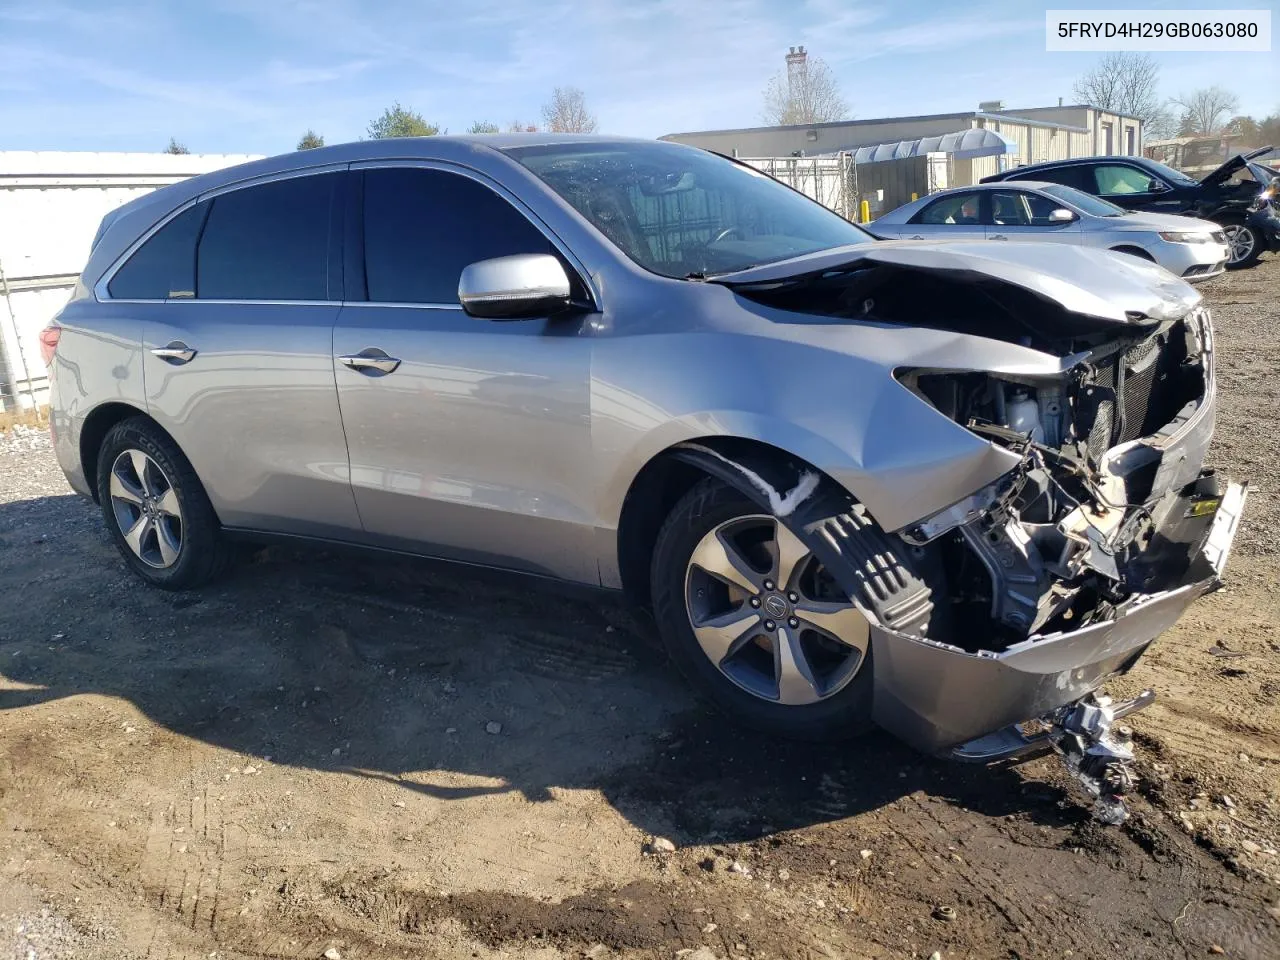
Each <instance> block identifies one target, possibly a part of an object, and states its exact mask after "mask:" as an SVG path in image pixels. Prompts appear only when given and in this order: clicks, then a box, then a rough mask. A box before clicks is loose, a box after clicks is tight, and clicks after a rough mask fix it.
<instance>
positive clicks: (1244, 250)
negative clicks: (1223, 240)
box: [1223, 223, 1257, 263]
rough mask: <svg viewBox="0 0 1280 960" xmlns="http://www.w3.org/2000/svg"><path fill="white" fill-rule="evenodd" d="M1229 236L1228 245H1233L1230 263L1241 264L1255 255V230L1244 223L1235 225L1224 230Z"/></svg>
mask: <svg viewBox="0 0 1280 960" xmlns="http://www.w3.org/2000/svg"><path fill="white" fill-rule="evenodd" d="M1223 230H1224V232H1225V233H1226V235H1227V243H1228V244H1230V245H1231V259H1230V261H1228V262H1230V263H1241V262H1242V261H1244V260H1248V259H1249V257H1250V256H1252V254H1253V248H1254V245H1255V244H1256V243H1257V238H1255V237H1254V235H1253V229H1252V228H1251V227H1247V226H1245V225H1244V224H1242V223H1233V224H1231V225H1230V226H1227V227H1224V228H1223Z"/></svg>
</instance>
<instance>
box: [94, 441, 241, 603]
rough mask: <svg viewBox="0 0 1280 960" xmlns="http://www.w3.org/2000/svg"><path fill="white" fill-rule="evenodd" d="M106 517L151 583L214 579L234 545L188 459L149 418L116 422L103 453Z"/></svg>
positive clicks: (175, 585) (101, 492)
mask: <svg viewBox="0 0 1280 960" xmlns="http://www.w3.org/2000/svg"><path fill="white" fill-rule="evenodd" d="M98 500H99V503H100V506H101V508H102V517H103V520H104V521H105V522H106V525H107V530H108V531H109V532H110V534H111V539H112V540H113V541H114V542H115V545H116V548H117V549H118V550H119V551H120V553H121V555H122V556H123V557H124V560H125V563H127V564H128V565H129V568H130V569H131V570H133V572H134V573H136V574H137V575H138V576H139V577H141V578H142V579H143V580H145V581H146V582H147V583H149V584H151V585H152V586H156V587H161V588H163V589H165V590H185V589H188V588H190V587H197V586H200V585H201V584H204V583H208V582H210V581H211V580H214V579H215V578H217V577H218V576H219V575H221V574H222V573H224V572H225V571H226V569H227V567H228V566H229V565H230V562H231V559H232V556H233V551H232V547H231V545H230V544H228V543H227V542H226V540H225V539H224V538H223V536H222V529H221V525H220V524H219V523H218V517H217V515H216V514H215V513H214V510H213V506H212V505H211V504H210V503H209V497H208V495H207V494H206V493H205V491H204V487H203V486H202V485H201V483H200V480H199V478H198V477H196V473H195V470H193V469H192V467H191V464H190V462H189V461H188V460H187V458H186V457H185V456H184V455H183V453H182V451H181V450H179V449H178V446H177V444H175V443H174V442H173V440H171V439H170V438H169V437H168V436H167V435H166V434H165V433H164V431H162V430H160V428H159V427H157V426H156V425H155V424H154V423H152V422H151V421H150V420H148V419H146V418H145V417H133V418H131V419H129V420H124V421H121V422H120V423H118V424H116V425H115V426H114V427H112V428H111V429H110V430H109V431H108V432H107V435H106V436H105V437H104V438H103V441H102V447H101V448H100V449H99V451H98Z"/></svg>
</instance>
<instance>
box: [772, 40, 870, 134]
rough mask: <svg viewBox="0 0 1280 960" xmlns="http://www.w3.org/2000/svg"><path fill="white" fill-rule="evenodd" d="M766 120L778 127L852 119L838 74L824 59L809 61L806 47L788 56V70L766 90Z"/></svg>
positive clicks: (773, 80)
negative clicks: (832, 70) (841, 90)
mask: <svg viewBox="0 0 1280 960" xmlns="http://www.w3.org/2000/svg"><path fill="white" fill-rule="evenodd" d="M763 116H764V120H765V122H766V123H769V124H773V125H775V126H788V125H792V124H805V123H827V122H830V121H832V120H847V119H849V104H848V103H846V102H845V99H844V97H843V96H841V94H840V84H839V83H838V82H837V81H836V78H835V74H833V73H832V72H831V68H830V67H828V66H827V64H826V61H824V60H821V59H813V60H810V59H809V55H808V53H806V52H805V49H804V47H800V48H799V51H798V52H797V50H796V48H795V47H792V48H791V53H790V54H788V55H787V69H786V72H785V73H779V74H777V75H776V76H774V77H773V79H771V80H770V81H769V85H768V86H766V87H765V89H764V115H763Z"/></svg>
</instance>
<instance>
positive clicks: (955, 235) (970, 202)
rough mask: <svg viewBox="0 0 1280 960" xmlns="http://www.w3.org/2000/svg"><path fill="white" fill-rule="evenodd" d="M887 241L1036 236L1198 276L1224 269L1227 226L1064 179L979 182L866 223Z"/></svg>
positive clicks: (1190, 277) (1227, 255)
mask: <svg viewBox="0 0 1280 960" xmlns="http://www.w3.org/2000/svg"><path fill="white" fill-rule="evenodd" d="M866 229H867V230H868V231H870V232H871V233H873V234H875V235H876V236H877V237H880V238H882V239H885V240H906V239H910V240H983V239H985V240H1014V241H1018V240H1032V241H1036V242H1041V243H1069V244H1072V245H1076V246H1084V247H1100V248H1103V249H1106V250H1114V251H1116V252H1117V253H1128V254H1131V255H1132V256H1135V257H1140V258H1142V259H1143V260H1150V261H1153V262H1155V263H1158V264H1160V266H1162V267H1164V268H1165V269H1166V270H1168V271H1169V272H1170V273H1172V274H1173V275H1174V276H1175V277H1182V278H1183V279H1184V280H1190V281H1197V280H1207V279H1209V278H1210V277H1216V276H1217V275H1218V274H1220V273H1222V272H1223V271H1224V270H1226V267H1227V261H1228V259H1230V256H1231V247H1230V246H1229V245H1228V243H1227V238H1226V235H1225V234H1224V233H1223V230H1222V227H1220V226H1218V224H1216V223H1213V222H1211V221H1209V220H1198V219H1196V218H1195V217H1184V216H1180V215H1178V214H1171V213H1145V212H1139V211H1133V210H1125V209H1123V208H1122V207H1118V206H1116V205H1115V204H1114V203H1111V202H1109V201H1107V200H1103V199H1102V198H1100V197H1094V196H1091V195H1090V194H1087V193H1085V192H1083V191H1081V190H1077V189H1075V188H1074V187H1067V186H1063V185H1062V184H1058V183H1039V182H1035V181H1030V180H1028V181H1021V180H1019V181H1012V182H1003V183H981V184H978V185H977V186H973V187H956V188H954V189H952V190H943V191H941V192H939V193H931V194H929V195H928V196H925V197H921V198H920V199H918V200H913V201H911V203H906V204H903V205H902V206H901V207H898V208H897V209H896V210H892V211H890V212H889V213H887V214H885V215H884V216H883V217H880V218H879V219H877V220H875V221H873V222H871V223H869V224H867V225H866Z"/></svg>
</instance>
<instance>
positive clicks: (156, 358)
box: [42, 135, 1244, 813]
mask: <svg viewBox="0 0 1280 960" xmlns="http://www.w3.org/2000/svg"><path fill="white" fill-rule="evenodd" d="M42 342H43V343H44V345H45V348H46V350H47V351H48V357H49V360H50V368H51V370H52V382H53V386H52V391H53V392H52V418H51V419H52V429H53V433H54V445H55V450H56V452H57V456H58V460H59V462H60V463H61V466H62V469H63V470H64V471H65V472H66V475H67V477H68V479H69V481H70V482H71V485H72V486H73V487H74V488H75V489H76V490H78V491H80V492H81V493H83V494H84V495H86V496H89V497H92V498H94V499H95V500H97V502H98V503H99V504H100V505H101V509H102V515H103V520H104V522H105V524H106V528H107V530H108V531H109V533H110V536H111V537H112V538H113V539H114V541H115V542H116V544H117V546H118V547H119V549H120V552H121V555H122V556H123V558H124V560H125V562H126V563H127V564H128V566H129V567H130V568H131V569H132V570H133V571H134V572H135V573H136V574H137V575H138V576H140V577H141V578H142V579H144V580H145V581H147V582H149V583H151V584H154V585H156V586H158V587H163V588H169V589H185V588H192V587H196V586H198V585H200V584H202V583H205V582H207V581H208V580H210V579H211V578H212V577H214V576H215V575H217V574H219V573H221V572H223V571H224V570H225V569H226V568H227V566H228V565H229V563H230V562H231V561H232V559H233V556H234V553H233V551H232V548H231V545H232V543H233V542H234V540H236V539H244V538H247V539H265V538H287V539H289V540H291V541H301V540H311V541H318V542H330V543H332V542H340V543H345V544H352V545H357V546H360V547H366V548H371V549H376V550H381V551H383V552H384V553H392V554H394V553H400V554H414V555H423V556H429V557H436V558H442V559H446V560H452V561H459V562H462V563H466V564H471V565H484V566H489V567H497V568H501V569H504V570H507V571H512V572H516V573H521V574H527V575H531V576H533V577H534V578H540V579H541V580H542V581H543V582H546V581H547V580H558V581H566V582H570V583H575V584H587V585H590V586H594V587H599V588H604V589H607V590H614V591H623V592H625V593H626V594H627V595H629V596H630V597H632V598H633V599H634V600H635V601H637V602H638V603H641V604H643V605H645V606H647V607H648V608H649V609H651V610H652V612H653V615H654V618H655V620H656V622H657V627H658V630H659V633H660V634H661V636H662V638H663V641H664V643H665V645H666V649H667V650H668V651H669V653H670V656H671V659H672V660H673V661H674V662H675V663H676V664H677V666H679V668H680V669H681V670H682V671H683V673H684V674H685V675H686V676H687V677H688V678H689V679H690V681H691V682H692V683H693V684H694V685H695V686H696V687H697V688H698V689H700V690H701V691H702V692H703V693H704V694H705V695H706V696H707V697H708V698H709V699H711V700H712V701H713V702H714V703H716V704H717V705H718V706H720V707H721V708H722V709H723V710H725V711H726V712H727V713H728V714H730V715H731V716H733V717H735V718H737V719H739V720H741V721H743V722H745V723H747V724H750V725H753V726H755V727H757V728H760V729H763V730H767V731H770V732H773V733H778V734H784V735H788V736H794V737H805V738H840V737H846V736H850V735H852V734H854V733H857V732H860V731H862V730H864V729H866V728H867V726H868V725H869V724H870V723H872V722H876V723H879V724H881V725H882V726H884V727H886V728H888V729H889V730H891V731H893V732H894V733H896V734H898V735H899V736H901V737H903V738H905V739H906V740H908V741H910V742H911V743H913V744H915V745H916V746H918V747H920V748H921V749H924V750H927V751H931V752H937V751H958V755H960V756H963V757H965V758H967V759H979V760H982V759H990V758H993V757H996V756H1010V755H1013V754H1015V753H1022V752H1025V751H1027V750H1031V749H1043V748H1045V747H1048V746H1056V747H1057V748H1058V749H1059V750H1061V751H1062V752H1063V753H1064V754H1065V755H1067V756H1069V757H1070V758H1071V762H1072V763H1073V764H1074V766H1073V770H1075V771H1076V772H1077V773H1078V775H1079V776H1080V778H1081V780H1082V781H1083V782H1085V783H1086V785H1089V786H1090V788H1091V790H1092V791H1093V792H1094V793H1095V794H1097V795H1100V796H1102V797H1103V799H1104V800H1106V803H1107V804H1108V806H1107V809H1108V810H1109V811H1111V812H1112V813H1114V811H1115V803H1114V802H1113V800H1114V797H1113V795H1114V794H1117V793H1118V792H1122V791H1123V788H1124V785H1125V784H1126V783H1128V782H1129V779H1128V776H1127V774H1126V773H1125V769H1126V768H1125V766H1124V765H1125V764H1126V762H1127V760H1128V758H1129V754H1128V747H1127V745H1126V744H1125V743H1123V742H1122V741H1121V740H1119V739H1117V737H1116V736H1115V735H1114V732H1113V730H1112V723H1113V721H1114V720H1115V719H1116V718H1117V717H1119V716H1121V715H1123V714H1124V713H1125V712H1127V711H1129V710H1132V709H1135V708H1136V707H1138V706H1141V705H1142V704H1143V703H1145V702H1146V701H1145V699H1144V700H1139V701H1134V702H1131V703H1128V704H1122V705H1116V704H1111V705H1109V704H1107V703H1106V702H1105V701H1103V700H1101V699H1098V698H1096V697H1095V691H1096V690H1097V689H1098V687H1099V686H1100V685H1101V684H1102V683H1103V682H1104V681H1105V680H1106V678H1107V677H1109V676H1111V675H1113V674H1115V673H1117V672H1123V671H1125V670H1127V669H1128V668H1129V667H1131V666H1132V665H1133V663H1134V662H1135V661H1136V660H1137V659H1138V657H1139V656H1140V655H1141V654H1142V652H1143V651H1144V650H1145V649H1146V647H1147V646H1148V645H1149V644H1150V643H1151V642H1152V641H1153V640H1154V639H1155V638H1156V636H1157V635H1158V634H1160V633H1161V632H1162V631H1163V630H1165V629H1166V628H1167V627H1168V626H1169V625H1170V624H1172V623H1173V622H1174V621H1175V620H1176V619H1177V618H1178V616H1179V615H1180V614H1181V613H1182V611H1183V610H1184V609H1186V607H1187V606H1188V605H1189V604H1190V603H1191V602H1192V601H1193V600H1195V598H1196V597H1198V596H1199V595H1200V594H1202V593H1203V592H1205V591H1206V590H1208V589H1211V588H1212V587H1214V586H1215V585H1217V584H1218V582H1219V578H1220V576H1221V574H1222V570H1223V566H1224V564H1225V562H1226V557H1227V552H1228V549H1229V547H1230V544H1231V541H1232V538H1233V536H1234V534H1235V529H1236V523H1237V521H1238V519H1239V516H1240V512H1241V508H1242V505H1243V501H1244V490H1243V488H1242V487H1241V486H1239V485H1236V484H1228V483H1227V482H1225V481H1223V480H1222V479H1220V478H1219V477H1217V476H1215V475H1214V474H1213V473H1212V472H1209V471H1205V470H1204V469H1203V468H1202V465H1203V462H1204V459H1205V453H1206V449H1207V446H1208V443H1209V438H1210V435H1211V433H1212V430H1213V418H1214V403H1215V381H1214V373H1213V359H1214V358H1213V335H1212V328H1211V324H1210V318H1209V313H1208V311H1207V310H1206V309H1205V308H1204V306H1203V305H1202V304H1201V302H1200V296H1199V295H1198V294H1197V293H1196V292H1195V291H1194V290H1192V289H1191V288H1190V287H1189V286H1188V285H1187V284H1185V283H1183V282H1182V281H1181V280H1178V279H1176V278H1175V277H1172V276H1170V275H1169V274H1168V273H1167V272H1166V271H1164V270H1162V269H1160V268H1158V267H1156V266H1154V265H1151V264H1146V263H1142V262H1139V261H1138V260H1135V259H1133V258H1131V257H1116V256H1113V255H1111V254H1109V253H1107V252H1105V251H1099V250H1091V249H1086V248H1084V247H1064V246H1061V245H1057V244H1032V243H1019V244H998V243H989V242H987V241H985V240H983V241H980V242H975V243H964V242H956V243H914V244H913V243H902V242H899V243H884V242H878V241H875V240H873V239H872V238H871V237H870V236H868V235H867V234H866V233H864V232H863V231H862V230H860V229H859V228H858V227H856V226H855V225H853V224H851V223H849V222H847V221H846V220H844V219H842V218H840V217H839V216H837V215H836V214H834V213H832V212H831V211H829V210H827V209H826V208H824V207H822V206H820V205H818V204H817V203H814V202H813V201H811V200H809V199H808V198H806V197H804V196H802V195H801V194H799V193H796V192H794V191H792V190H790V189H789V188H787V187H785V186H783V185H781V184H779V183H778V182H776V181H774V180H772V179H770V178H769V177H766V176H764V175H762V174H760V173H758V172H756V171H754V170H752V169H751V168H749V167H746V166H744V165H740V164H738V163H736V162H734V161H732V160H729V159H726V158H724V157H719V156H716V155H714V154H711V153H706V152H703V151H700V150H696V149H693V148H691V147H687V146H682V145H678V144H672V143H660V142H659V143H655V142H649V141H640V140H624V139H616V138H607V137H584V136H559V137H557V136H552V135H527V136H495V137H430V138H421V139H404V140H374V141H370V142H362V143H353V144H345V145H340V146H333V147H323V148H320V149H317V150H308V151H305V152H303V153H298V154H292V155H289V156H282V157H275V158H272V159H268V160H262V161H258V162H255V163H250V164H246V165H244V166H240V167H235V168H231V169H225V170H219V171H217V172H215V173H210V174H206V175H205V176H201V177H197V178H195V179H192V180H188V181H185V182H183V183H179V184H175V185H173V186H170V187H166V188H164V189H161V190H157V191H155V192H154V193H151V194H148V195H146V196H144V197H141V198H139V199H137V200H135V201H133V202H132V203H130V204H127V205H126V206H124V207H121V208H120V209H118V210H116V211H114V212H113V213H111V214H109V215H108V216H107V218H106V220H105V221H104V222H103V225H102V228H101V229H100V231H99V234H98V237H97V239H96V241H95V244H94V246H93V250H92V253H91V255H90V258H89V262H88V264H87V266H86V267H85V270H84V273H83V275H82V276H81V278H80V282H79V284H78V286H77V287H76V290H75V293H74V295H73V297H72V299H71V300H70V302H69V303H68V304H67V306H66V307H65V309H64V310H63V311H62V313H61V314H60V316H59V319H58V320H57V322H56V324H55V325H54V326H53V327H52V328H50V329H49V330H47V331H45V334H44V336H43V340H42ZM423 642H424V643H429V642H430V637H424V638H423ZM601 642H608V641H607V639H605V638H602V640H601ZM1033 719H1042V720H1044V721H1045V727H1044V729H1043V731H1042V733H1041V735H1040V736H1039V737H1038V738H1036V739H1033V740H1029V739H1027V738H1025V737H1023V736H1022V735H1021V734H1020V733H1019V732H1018V731H1017V729H1016V728H1015V727H1014V726H1013V725H1015V724H1019V723H1021V722H1023V721H1027V720H1033Z"/></svg>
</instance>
